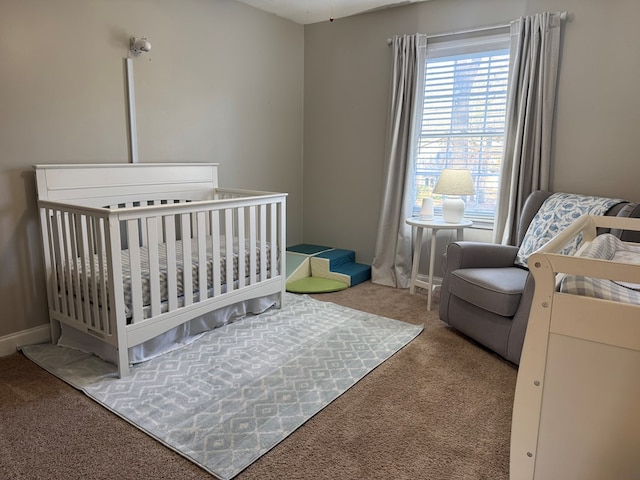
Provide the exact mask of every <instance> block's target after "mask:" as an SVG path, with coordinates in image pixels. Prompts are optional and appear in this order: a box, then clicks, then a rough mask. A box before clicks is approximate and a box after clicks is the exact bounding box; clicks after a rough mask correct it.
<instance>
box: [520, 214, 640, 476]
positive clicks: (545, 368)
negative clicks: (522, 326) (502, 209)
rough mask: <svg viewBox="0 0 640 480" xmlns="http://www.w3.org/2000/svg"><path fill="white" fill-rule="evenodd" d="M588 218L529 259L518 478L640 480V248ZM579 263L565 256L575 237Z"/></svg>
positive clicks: (633, 225) (631, 225)
mask: <svg viewBox="0 0 640 480" xmlns="http://www.w3.org/2000/svg"><path fill="white" fill-rule="evenodd" d="M597 227H604V228H616V229H618V228H619V229H625V230H635V231H640V220H638V219H630V218H619V217H607V216H603V217H600V216H583V217H580V218H579V219H578V220H577V221H576V222H574V223H573V224H572V225H571V226H570V227H569V228H567V229H566V230H564V231H563V232H562V233H560V234H559V235H558V236H556V237H555V238H554V239H552V240H551V241H550V242H548V243H547V244H546V245H545V246H543V247H542V248H541V249H539V250H538V251H537V252H536V253H534V254H533V255H531V256H530V257H529V260H528V265H529V269H530V271H531V272H532V274H533V276H534V279H535V293H534V297H533V304H532V307H531V314H530V316H529V322H528V326H527V333H526V338H525V342H524V347H523V351H522V357H521V361H520V366H519V371H518V380H517V385H516V392H515V400H514V409H513V423H512V431H511V471H510V475H511V478H512V479H514V480H520V479H543V480H544V479H562V480H572V479H576V480H578V479H579V480H590V479H593V480H596V479H598V480H600V479H609V478H612V479H613V478H615V479H637V478H640V455H639V454H640V380H639V378H640V244H634V243H625V242H621V241H620V240H618V239H617V238H615V237H613V236H611V235H600V236H598V237H596V228H597ZM578 235H582V236H583V243H582V246H581V247H580V249H579V250H578V252H577V253H576V254H575V255H561V254H559V253H557V252H560V251H561V250H562V249H563V247H564V246H565V245H567V243H568V242H570V241H571V240H572V239H574V238H575V237H576V236H578Z"/></svg>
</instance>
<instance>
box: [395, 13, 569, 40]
mask: <svg viewBox="0 0 640 480" xmlns="http://www.w3.org/2000/svg"><path fill="white" fill-rule="evenodd" d="M558 13H560V20H566V19H567V17H568V16H569V14H568V13H567V12H558ZM510 26H511V23H505V24H503V25H492V26H489V27H480V28H470V29H468V30H458V31H457V32H450V33H436V34H434V35H427V40H429V39H430V38H440V37H450V36H452V35H465V34H467V33H477V32H484V31H486V30H497V29H499V28H507V27H510ZM392 43H393V39H391V38H387V45H391V44H392Z"/></svg>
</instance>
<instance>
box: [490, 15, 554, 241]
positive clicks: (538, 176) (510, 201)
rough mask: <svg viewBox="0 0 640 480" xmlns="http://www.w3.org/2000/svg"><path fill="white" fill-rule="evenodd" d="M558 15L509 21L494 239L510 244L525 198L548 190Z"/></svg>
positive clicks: (534, 16) (514, 235)
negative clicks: (503, 140)
mask: <svg viewBox="0 0 640 480" xmlns="http://www.w3.org/2000/svg"><path fill="white" fill-rule="evenodd" d="M562 18H563V16H562V14H560V13H549V12H545V13H539V14H535V15H532V16H529V17H521V18H520V19H518V20H515V21H513V22H511V56H510V67H509V68H510V71H509V93H508V95H509V97H508V99H507V115H506V119H507V124H506V134H505V149H504V158H503V162H502V174H501V176H500V194H499V198H498V210H497V214H496V222H495V229H494V233H493V240H494V241H495V242H496V243H504V244H513V243H514V241H515V239H516V229H517V225H518V222H519V217H520V212H521V210H522V206H523V204H524V201H525V199H526V198H527V196H528V195H529V194H530V193H531V192H533V191H535V190H539V189H541V190H548V188H549V177H550V173H549V172H550V164H551V130H552V126H553V113H554V108H555V98H556V84H557V78H558V66H559V60H560V29H561V24H562Z"/></svg>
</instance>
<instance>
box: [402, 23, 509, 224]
mask: <svg viewBox="0 0 640 480" xmlns="http://www.w3.org/2000/svg"><path fill="white" fill-rule="evenodd" d="M508 73H509V36H508V35H492V36H484V37H480V38H473V39H466V40H462V41H448V42H442V43H437V44H435V45H429V44H428V45H427V64H426V68H425V79H424V103H423V109H422V118H421V123H422V126H421V128H420V131H419V133H418V135H419V138H418V147H417V152H416V159H415V162H416V163H415V180H416V184H415V192H416V198H415V207H414V208H415V212H416V213H417V212H418V211H419V208H420V205H421V204H422V199H423V198H424V197H425V196H428V195H430V194H431V191H432V190H433V187H434V186H435V184H436V182H437V181H438V178H439V177H440V173H441V172H442V170H443V169H444V168H467V169H469V170H471V174H472V178H473V181H474V184H475V189H476V194H475V195H470V196H467V197H465V198H464V200H465V203H466V212H465V216H466V217H469V218H474V219H477V220H486V221H492V220H493V217H494V213H495V209H496V205H497V196H498V185H499V177H500V168H501V162H502V150H503V145H504V130H505V109H506V101H507V86H508ZM435 198H436V206H438V205H439V204H440V202H438V201H437V200H438V197H437V196H436V197H435Z"/></svg>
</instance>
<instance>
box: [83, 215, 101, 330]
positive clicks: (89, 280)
mask: <svg viewBox="0 0 640 480" xmlns="http://www.w3.org/2000/svg"><path fill="white" fill-rule="evenodd" d="M84 220H85V221H84V224H85V225H84V228H83V235H86V237H85V238H86V240H85V242H84V244H85V245H84V248H85V251H84V257H85V264H86V263H87V262H88V263H89V265H88V269H87V270H88V271H87V272H86V277H85V279H84V281H85V284H86V285H85V290H86V292H85V297H84V304H85V311H86V315H87V323H88V324H89V325H91V328H93V329H97V325H98V290H97V286H98V285H97V284H98V282H97V279H96V275H97V273H98V272H97V271H96V257H95V253H94V250H95V244H96V238H95V230H94V221H93V220H94V219H93V217H90V216H89V215H85V216H84Z"/></svg>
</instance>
